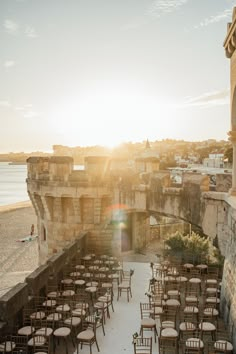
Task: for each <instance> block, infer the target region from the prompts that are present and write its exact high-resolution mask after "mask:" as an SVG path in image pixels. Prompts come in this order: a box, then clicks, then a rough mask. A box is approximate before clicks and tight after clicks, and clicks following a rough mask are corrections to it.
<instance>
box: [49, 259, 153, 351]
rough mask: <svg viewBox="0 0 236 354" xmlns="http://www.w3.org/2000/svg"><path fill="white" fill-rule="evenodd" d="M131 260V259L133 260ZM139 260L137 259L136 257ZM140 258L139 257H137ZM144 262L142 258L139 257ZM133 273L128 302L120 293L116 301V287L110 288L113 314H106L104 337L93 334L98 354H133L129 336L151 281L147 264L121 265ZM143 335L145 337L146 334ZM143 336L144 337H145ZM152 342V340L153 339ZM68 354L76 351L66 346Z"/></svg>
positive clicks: (85, 348)
mask: <svg viewBox="0 0 236 354" xmlns="http://www.w3.org/2000/svg"><path fill="white" fill-rule="evenodd" d="M133 258H135V256H133ZM137 258H140V257H137ZM141 258H142V257H141ZM143 259H144V260H145V259H146V257H143ZM129 269H134V275H133V276H132V295H133V296H132V298H131V299H130V301H129V302H128V301H127V296H126V293H122V295H121V297H120V298H119V300H118V301H117V285H115V284H114V302H113V305H114V312H112V311H110V315H111V317H110V318H108V319H106V324H105V333H106V334H105V336H104V335H103V333H102V328H101V327H100V328H98V330H97V341H98V345H99V347H100V353H101V354H112V353H113V354H122V353H124V354H133V353H134V349H133V345H132V339H133V338H132V335H133V333H135V332H139V329H140V302H142V301H143V302H148V298H147V296H146V295H145V292H146V291H147V289H148V284H149V279H150V277H151V270H150V263H147V262H146V263H140V262H124V270H129ZM146 333H147V336H149V335H150V334H148V332H146ZM146 333H145V336H146ZM153 338H154V337H153ZM60 345H61V347H60V346H58V347H57V351H56V354H64V353H65V346H64V344H63V341H62V342H61V344H60ZM92 351H93V354H96V353H97V348H96V345H95V344H93V348H92ZM69 353H70V354H72V353H74V354H76V353H77V350H75V349H74V348H73V346H72V345H71V344H70V347H69ZM79 353H81V354H89V346H83V348H82V350H81V349H80V350H79ZM153 353H158V344H157V343H155V342H154V340H153Z"/></svg>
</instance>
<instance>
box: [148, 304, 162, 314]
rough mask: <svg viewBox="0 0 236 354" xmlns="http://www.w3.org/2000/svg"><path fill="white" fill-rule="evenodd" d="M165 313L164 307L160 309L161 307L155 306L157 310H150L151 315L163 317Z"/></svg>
mask: <svg viewBox="0 0 236 354" xmlns="http://www.w3.org/2000/svg"><path fill="white" fill-rule="evenodd" d="M163 312H164V310H163V308H162V307H160V306H155V308H154V309H151V310H150V314H151V315H154V314H155V315H161V314H162V313H163Z"/></svg>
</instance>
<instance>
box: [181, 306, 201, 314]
mask: <svg viewBox="0 0 236 354" xmlns="http://www.w3.org/2000/svg"><path fill="white" fill-rule="evenodd" d="M184 313H199V310H198V308H197V307H196V306H186V307H185V308H184Z"/></svg>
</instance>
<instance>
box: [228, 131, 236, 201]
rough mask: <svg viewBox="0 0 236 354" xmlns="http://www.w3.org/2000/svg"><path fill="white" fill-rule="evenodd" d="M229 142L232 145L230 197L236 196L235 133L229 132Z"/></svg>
mask: <svg viewBox="0 0 236 354" xmlns="http://www.w3.org/2000/svg"><path fill="white" fill-rule="evenodd" d="M228 135H229V140H230V141H231V142H232V145H233V168H232V188H231V189H230V191H229V193H230V195H232V196H236V131H235V130H231V131H230V132H229V133H228Z"/></svg>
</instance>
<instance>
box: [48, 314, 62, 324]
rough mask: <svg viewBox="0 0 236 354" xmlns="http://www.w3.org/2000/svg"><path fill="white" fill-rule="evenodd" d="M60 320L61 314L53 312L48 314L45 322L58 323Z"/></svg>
mask: <svg viewBox="0 0 236 354" xmlns="http://www.w3.org/2000/svg"><path fill="white" fill-rule="evenodd" d="M61 318H62V315H61V313H58V312H54V313H50V314H49V315H48V316H47V321H49V322H50V321H56V322H57V321H59V320H60V319H61Z"/></svg>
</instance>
